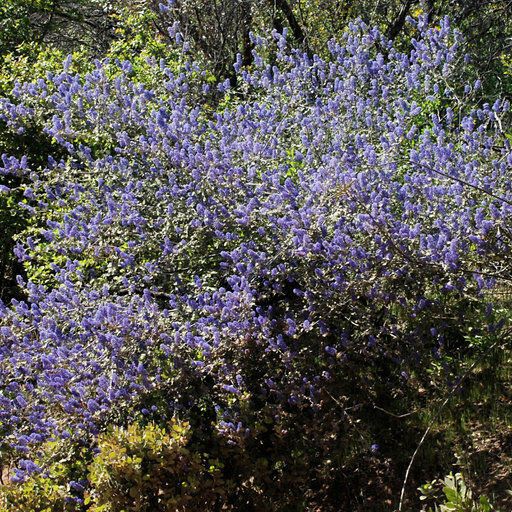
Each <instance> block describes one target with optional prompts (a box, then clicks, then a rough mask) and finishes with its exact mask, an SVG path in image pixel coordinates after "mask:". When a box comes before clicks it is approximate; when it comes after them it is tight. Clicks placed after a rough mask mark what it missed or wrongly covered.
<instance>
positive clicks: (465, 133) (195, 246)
mask: <svg viewBox="0 0 512 512" xmlns="http://www.w3.org/2000/svg"><path fill="white" fill-rule="evenodd" d="M410 24H411V31H412V30H414V31H415V38H414V39H412V49H411V50H410V52H408V53H403V52H401V51H399V50H398V49H396V48H394V47H393V44H392V43H391V42H390V41H389V40H387V39H386V37H384V36H383V35H382V34H381V33H380V32H379V31H378V30H376V29H370V28H368V27H367V26H366V25H365V24H364V23H362V22H356V23H353V24H351V25H350V27H349V30H348V31H347V33H346V35H345V36H344V38H343V39H342V40H341V41H340V43H336V42H331V44H330V46H329V52H330V54H329V57H328V58H326V59H322V58H320V57H317V56H315V57H313V58H310V57H308V55H307V54H303V53H302V52H301V51H298V50H293V49H290V48H289V47H288V45H287V43H286V39H285V37H283V36H281V35H279V34H277V33H275V34H274V38H273V39H272V40H270V41H266V40H262V39H259V38H257V37H254V38H253V43H254V46H255V48H256V50H255V54H254V65H253V67H252V68H251V69H244V68H241V67H240V64H241V61H240V60H239V61H238V62H237V64H236V71H237V73H238V80H237V83H238V88H237V89H236V90H231V89H230V84H229V82H226V83H223V84H221V85H220V86H219V87H218V88H216V89H214V88H212V83H211V79H210V77H209V76H208V74H207V73H205V72H203V71H201V69H200V68H199V66H197V65H196V64H194V63H192V62H189V61H187V53H186V45H185V48H183V52H184V53H183V55H182V56H179V57H177V58H176V60H175V62H174V63H173V64H172V65H169V66H168V65H167V64H166V62H165V61H162V62H160V64H159V65H157V64H153V65H150V64H148V68H147V69H146V68H145V69H146V71H145V73H146V80H145V81H144V83H141V82H140V81H139V78H138V77H139V75H135V74H134V72H133V67H132V65H131V64H130V63H128V62H124V63H122V64H119V65H118V67H117V69H115V68H116V64H115V63H114V64H113V63H111V62H109V63H105V62H97V64H96V66H95V68H94V69H92V70H91V71H89V72H83V73H74V72H72V70H71V66H72V61H71V60H70V59H67V60H66V62H65V63H64V69H63V70H62V71H60V72H58V73H51V74H49V75H48V77H47V78H41V79H40V80H38V81H36V82H35V83H26V84H23V85H21V84H17V85H16V86H15V88H14V90H13V92H12V94H11V95H10V98H8V99H7V98H6V99H3V100H0V122H1V123H3V124H4V125H5V130H6V133H7V134H10V135H12V137H16V136H18V137H19V136H23V135H24V134H27V133H29V134H30V133H32V132H34V133H36V134H37V135H38V137H45V138H48V139H49V140H50V141H51V143H49V144H47V145H46V146H42V147H41V149H40V151H38V153H37V159H34V158H33V157H32V155H29V158H26V157H23V156H22V155H21V154H16V155H13V154H5V155H3V156H2V165H1V167H0V172H1V174H2V176H3V179H4V183H5V185H3V186H2V189H1V192H2V194H3V196H2V197H5V198H10V197H13V195H19V196H21V197H23V200H22V207H23V208H24V209H25V210H26V211H27V212H28V216H29V217H30V221H27V225H26V228H25V231H24V235H23V236H21V237H20V240H19V244H18V245H17V248H16V254H17V256H18V258H19V259H20V261H21V262H22V263H23V265H24V269H25V272H26V275H27V276H28V280H27V281H26V282H20V286H22V288H23V290H24V293H25V295H26V296H25V297H24V300H20V301H16V300H14V301H13V303H12V304H11V305H8V304H1V305H0V324H1V327H0V335H1V338H2V343H1V345H0V356H1V358H2V361H3V362H2V366H1V367H0V432H1V434H2V439H3V443H2V446H1V454H2V460H3V462H4V465H7V464H9V463H11V464H14V465H15V466H16V467H15V469H14V471H13V472H12V476H11V482H12V483H11V485H9V486H7V487H6V489H4V490H3V491H1V492H0V495H1V496H2V499H3V500H4V501H5V502H6V503H16V504H17V505H16V506H17V507H19V510H23V507H26V508H25V509H26V510H32V508H30V507H33V508H35V509H38V510H39V509H41V510H45V508H44V507H47V508H48V507H56V505H55V503H57V504H58V505H57V506H58V507H60V509H62V510H65V507H75V509H80V507H83V508H87V507H89V510H142V508H140V507H139V504H138V501H137V500H139V499H140V498H141V497H142V496H146V499H147V503H145V506H149V505H150V506H151V507H153V508H152V509H151V510H171V509H172V510H174V509H179V507H180V506H184V507H188V508H186V509H188V510H196V509H198V510H199V509H200V508H203V509H204V507H209V509H211V510H221V509H223V510H224V509H231V510H314V509H315V507H317V508H318V507H321V510H339V509H340V507H341V508H342V509H343V507H348V506H350V507H352V509H354V510H356V509H357V507H358V506H361V507H369V506H373V507H374V508H373V509H374V510H378V506H379V505H378V504H376V503H375V502H370V501H369V499H370V497H374V496H375V494H374V492H373V490H372V486H375V487H377V488H383V487H385V485H383V484H382V481H386V478H387V477H386V473H387V472H389V469H390V465H394V469H395V470H396V471H397V473H398V474H399V475H402V474H403V473H404V471H405V459H407V457H408V454H410V453H412V451H413V448H414V447H413V446H411V445H410V444H407V443H408V439H410V438H407V437H403V439H402V438H401V433H402V431H406V430H407V429H410V430H412V431H413V432H416V431H417V429H418V428H420V427H421V426H422V425H423V423H422V422H421V421H420V420H414V419H411V420H410V422H409V423H406V422H402V423H397V422H393V417H394V416H400V415H401V414H405V413H408V412H410V410H411V408H413V407H415V406H416V405H418V404H419V405H420V406H422V405H424V403H425V402H426V401H427V400H428V399H432V398H436V397H438V396H439V395H441V394H442V393H443V391H444V390H445V389H446V387H448V389H453V380H455V385H456V386H458V385H459V382H458V381H457V380H456V379H457V378H458V377H460V375H459V374H458V370H459V364H460V361H461V360H464V358H465V357H479V356H480V354H485V353H486V352H487V351H488V350H490V349H491V348H495V347H496V345H497V343H499V342H501V341H502V340H504V339H506V337H505V334H506V331H505V330H504V329H505V327H504V325H503V321H502V318H501V316H502V315H501V313H500V312H499V310H497V309H495V308H494V307H493V304H491V303H490V299H489V293H490V291H491V290H493V289H495V288H497V287H498V286H503V284H504V283H505V284H506V283H507V282H508V280H509V270H508V266H509V264H510V240H511V238H510V236H511V233H510V222H509V216H510V213H511V210H512V191H511V184H510V179H509V173H510V167H511V166H512V153H511V151H510V144H509V142H508V139H507V137H506V136H505V134H504V133H503V117H504V116H505V115H506V112H507V110H508V104H507V103H506V102H503V101H499V100H498V101H496V103H494V104H493V105H488V104H483V105H478V103H477V100H478V94H479V85H480V84H479V83H478V82H476V83H471V84H468V85H467V86H466V87H465V89H464V88H463V89H462V91H463V92H462V93H461V94H459V93H460V91H461V87H460V83H458V82H457V81H455V80H454V79H453V77H454V76H457V77H458V76H459V71H458V67H457V66H458V59H461V58H462V56H461V55H460V53H459V52H458V48H457V40H458V35H457V33H456V32H454V31H452V30H451V29H450V27H449V23H448V21H446V20H445V21H443V22H442V23H441V25H440V27H437V28H430V27H429V26H428V24H427V22H426V19H425V18H420V20H419V21H413V20H410ZM176 38H177V40H178V41H179V40H180V37H179V33H177V34H176ZM262 55H263V56H265V57H262ZM267 56H268V57H267ZM472 104H476V105H478V106H477V107H476V108H471V105H472ZM44 150H46V153H44V154H43V153H42V151H44ZM16 197H17V196H16ZM21 281H22V280H21ZM383 411H388V413H391V414H387V413H385V412H383ZM393 415H394V416H393ZM173 418H179V419H180V421H181V422H187V426H186V427H185V426H183V424H181V423H179V422H176V421H175V422H174V423H173V424H174V425H177V426H179V425H182V426H181V427H177V430H176V429H174V430H173V429H172V428H168V426H169V423H170V422H171V421H174V420H173ZM415 421H416V423H415ZM126 425H130V426H128V427H126ZM386 426H387V427H386ZM180 428H182V429H183V430H182V431H179V429H180ZM398 429H401V430H398ZM397 439H398V440H397ZM52 443H56V444H57V448H55V446H54V444H52ZM48 446H50V451H51V449H54V448H55V449H56V450H57V451H58V450H62V449H64V450H65V449H68V450H70V451H71V453H75V454H79V455H77V456H76V459H77V460H78V462H77V464H79V462H81V464H82V465H81V467H74V466H73V467H72V466H71V465H70V464H67V463H66V462H62V460H66V459H65V456H64V455H62V453H61V454H60V455H59V456H57V457H53V459H52V457H51V456H49V455H48V449H49V448H48ZM63 447H64V448H63ZM397 448H400V449H401V450H402V451H403V457H402V458H400V457H399V456H397V454H396V451H397ZM68 453H70V452H68ZM34 454H35V455H34ZM128 454H129V457H128ZM434 457H435V456H434ZM177 459H178V460H179V461H180V463H179V464H178V465H174V461H175V460H177ZM56 460H57V462H55V461H56ZM170 461H171V462H170ZM433 464H435V462H434V463H433ZM365 467H366V468H367V469H368V472H369V473H370V474H371V475H372V482H368V481H367V480H368V478H367V475H365V474H361V473H360V471H361V468H365ZM427 469H428V468H427ZM72 473H73V474H72ZM168 473H169V474H168ZM106 474H109V475H111V478H110V479H109V478H106V477H105V475H106ZM115 475H118V476H117V477H116V476H115ZM128 475H131V476H130V477H129V476H128ZM422 476H423V475H422ZM379 479H380V480H379ZM363 482H365V484H366V488H365V485H364V484H363ZM391 484H392V485H396V482H391ZM34 486H37V489H41V491H39V490H38V491H37V492H34V488H35V487H34ZM27 489H28V490H27ZM132 489H135V490H133V492H130V491H131V490H132ZM299 490H300V492H299ZM392 490H393V492H396V489H395V488H393V489H392ZM1 493H3V494H1ZM17 493H18V494H19V495H18V494H17ZM27 494H28V495H29V496H30V495H32V496H33V498H34V499H37V500H41V503H37V502H36V503H35V504H34V503H31V504H28V505H27V504H26V502H24V501H23V500H26V499H27ZM397 497H398V496H397V495H394V496H391V497H390V496H381V498H382V507H383V509H384V510H387V509H389V507H392V506H393V504H396V501H397ZM6 500H10V501H6ZM16 500H18V501H16ZM44 500H47V502H46V503H50V505H48V504H45V502H44ZM52 500H53V501H52ZM70 500H71V501H70ZM386 500H392V501H391V502H386ZM169 503H171V504H170V505H169ZM148 504H149V505H148ZM171 506H172V507H175V508H169V507H171ZM37 507H39V508H37ZM137 507H139V508H137ZM166 507H167V508H166ZM222 507H224V508H222ZM386 507H387V508H386ZM53 509H55V510H57V508H52V509H51V510H53ZM362 509H364V508H362ZM366 509H368V508H366Z"/></svg>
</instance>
